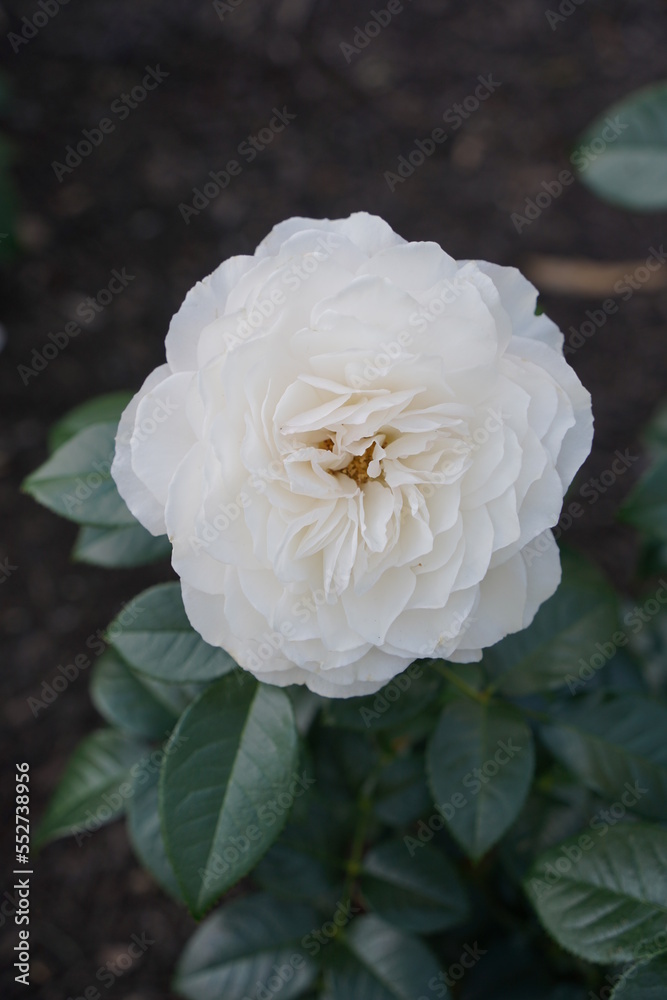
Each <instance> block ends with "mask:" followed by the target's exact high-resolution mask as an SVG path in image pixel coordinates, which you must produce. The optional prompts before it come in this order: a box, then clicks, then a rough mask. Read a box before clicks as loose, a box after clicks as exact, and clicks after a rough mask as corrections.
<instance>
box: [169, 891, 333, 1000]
mask: <svg viewBox="0 0 667 1000" xmlns="http://www.w3.org/2000/svg"><path fill="white" fill-rule="evenodd" d="M319 924H320V921H319V918H318V917H317V916H316V914H315V911H314V910H313V909H311V908H310V907H308V906H303V905H301V904H299V903H285V902H279V901H277V900H275V899H272V897H271V896H268V895H265V894H263V893H262V894H257V895H254V896H247V897H245V898H244V899H240V900H236V901H234V902H232V903H229V904H227V905H226V906H223V907H222V908H221V909H220V910H218V911H217V912H216V913H213V914H212V915H211V916H210V917H208V919H207V920H205V921H204V923H203V924H202V925H201V927H199V928H198V930H197V931H196V932H195V934H194V936H193V937H192V938H191V939H190V941H189V942H188V944H187V946H186V948H185V951H184V952H183V954H182V956H181V959H180V961H179V963H178V968H177V970H176V977H175V979H174V989H175V990H176V992H177V993H179V994H180V995H181V996H183V997H188V998H189V1000H222V998H224V1000H267V998H273V996H274V995H275V996H276V997H277V998H278V997H279V998H280V1000H293V998H295V997H299V996H302V994H303V993H305V991H306V990H307V989H308V988H309V986H310V985H311V983H312V982H313V981H314V979H315V976H316V975H317V963H316V962H314V961H313V959H312V957H311V954H312V949H311V948H310V947H309V942H308V936H309V934H310V932H311V931H313V930H316V929H317V928H318V927H319ZM304 942H305V946H304Z"/></svg>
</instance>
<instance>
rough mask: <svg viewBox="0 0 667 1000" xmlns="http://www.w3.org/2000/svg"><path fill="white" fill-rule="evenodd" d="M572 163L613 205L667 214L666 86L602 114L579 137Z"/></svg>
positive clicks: (646, 90)
mask: <svg viewBox="0 0 667 1000" xmlns="http://www.w3.org/2000/svg"><path fill="white" fill-rule="evenodd" d="M573 163H574V164H575V166H576V167H578V169H579V176H580V177H581V180H582V181H584V183H585V184H587V185H588V187H590V188H591V189H592V190H593V191H594V192H595V194H597V195H598V196H599V197H600V198H604V199H605V201H609V202H611V203H612V204H613V205H620V206H621V207H622V208H629V209H632V210H633V211H641V212H651V211H660V210H661V209H665V208H667V82H660V83H655V84H651V85H650V86H649V87H643V88H642V89H641V90H635V91H634V92H633V93H631V94H629V95H628V96H627V97H624V98H623V100H621V101H619V102H618V103H617V104H614V105H612V107H610V108H608V109H607V110H606V111H605V112H603V114H602V115H600V117H599V118H598V119H596V121H594V122H593V123H592V124H591V125H590V126H589V128H588V129H587V130H586V132H585V133H584V134H583V135H582V136H581V139H580V140H579V143H578V145H577V150H576V152H575V153H574V154H573Z"/></svg>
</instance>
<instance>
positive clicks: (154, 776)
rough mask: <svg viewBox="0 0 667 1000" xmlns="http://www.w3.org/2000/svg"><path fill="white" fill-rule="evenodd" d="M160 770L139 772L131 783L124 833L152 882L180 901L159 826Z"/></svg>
mask: <svg viewBox="0 0 667 1000" xmlns="http://www.w3.org/2000/svg"><path fill="white" fill-rule="evenodd" d="M159 779H160V771H159V769H158V768H157V767H156V768H154V769H153V770H151V771H148V770H145V771H142V772H140V773H139V774H138V775H137V776H136V777H135V779H134V781H133V783H132V795H131V796H130V798H129V799H128V801H127V832H128V834H129V837H130V841H131V843H132V847H133V848H134V851H135V853H136V855H137V857H138V858H139V860H140V861H141V863H142V864H143V865H144V867H145V868H147V869H148V871H149V872H150V873H151V875H152V876H153V878H154V879H155V881H156V882H157V883H158V885H160V886H161V887H162V888H163V889H164V890H165V892H167V893H169V895H170V896H173V897H174V899H177V900H179V902H182V901H183V896H182V895H181V890H180V888H179V885H178V881H177V879H176V876H175V875H174V869H173V868H172V867H171V862H170V861H169V858H168V857H167V851H166V848H165V846H164V838H163V836H162V830H161V828H160V813H159V811H158V783H159Z"/></svg>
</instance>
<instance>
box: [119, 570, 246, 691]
mask: <svg viewBox="0 0 667 1000" xmlns="http://www.w3.org/2000/svg"><path fill="white" fill-rule="evenodd" d="M128 619H129V621H128ZM107 631H108V634H109V641H110V642H111V644H112V645H113V647H114V649H116V650H117V651H118V652H119V653H120V655H121V656H122V657H123V659H124V660H126V661H127V662H128V663H129V665H130V666H131V667H132V668H133V669H134V670H137V671H139V673H142V674H146V676H148V677H153V678H155V680H159V681H164V682H165V683H167V684H187V683H193V682H195V683H196V682H199V681H207V680H212V679H214V678H216V677H221V676H222V675H223V674H226V673H229V671H230V670H233V669H234V668H235V667H236V663H235V662H234V660H232V658H231V656H230V655H229V654H228V653H226V652H225V651H224V650H223V649H219V648H218V647H215V646H209V645H208V643H206V642H204V640H203V639H202V637H201V636H200V635H199V633H198V632H195V630H194V629H193V628H192V625H191V624H190V622H189V621H188V616H187V615H186V613H185V608H184V607H183V598H182V597H181V585H180V584H179V583H160V584H158V585H157V586H156V587H150V588H149V589H148V590H144V592H143V593H142V594H139V595H138V596H137V597H135V598H134V599H133V600H132V601H130V602H129V604H128V605H127V607H126V608H125V610H124V611H122V612H121V613H120V615H118V617H117V618H116V619H115V620H114V621H113V622H112V623H111V625H109V628H108V630H107ZM246 677H248V679H250V678H249V675H247V674H243V673H239V675H238V679H237V681H236V683H237V684H240V683H241V682H245V680H246Z"/></svg>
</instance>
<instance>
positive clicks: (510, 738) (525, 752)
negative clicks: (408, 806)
mask: <svg viewBox="0 0 667 1000" xmlns="http://www.w3.org/2000/svg"><path fill="white" fill-rule="evenodd" d="M426 762H427V771H428V778H429V784H430V787H431V792H432V794H433V797H434V802H435V803H436V805H437V807H438V812H439V813H440V815H441V816H442V817H443V819H444V821H445V823H446V825H447V827H448V829H449V830H450V832H451V833H452V835H453V836H454V837H455V838H456V840H457V841H458V842H459V844H460V845H461V847H462V848H463V850H464V851H465V852H466V854H468V856H469V857H471V858H473V859H474V860H478V859H479V858H481V857H482V855H483V854H485V853H486V852H487V851H488V850H489V848H490V847H492V846H493V844H495V843H496V841H498V840H499V839H500V838H501V837H502V836H503V834H504V833H505V832H506V831H507V830H508V829H509V827H510V826H511V825H512V823H513V822H514V820H515V819H516V817H517V815H518V813H519V810H520V809H521V807H522V805H523V803H524V800H525V798H526V795H527V794H528V790H529V788H530V782H531V779H532V776H533V768H534V751H533V740H532V734H531V732H530V729H529V728H528V726H527V725H526V724H525V722H524V721H523V719H522V717H521V715H520V713H519V712H518V711H517V710H516V709H514V708H512V707H511V706H510V705H504V704H499V703H494V702H488V703H487V704H481V703H479V702H476V701H470V700H468V699H465V700H464V699H459V700H457V701H455V702H452V703H450V704H449V705H447V706H446V707H445V708H444V710H443V712H442V715H441V716H440V721H439V722H438V726H437V728H436V730H435V732H434V733H433V737H432V739H431V742H430V743H429V747H428V751H427V758H426Z"/></svg>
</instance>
